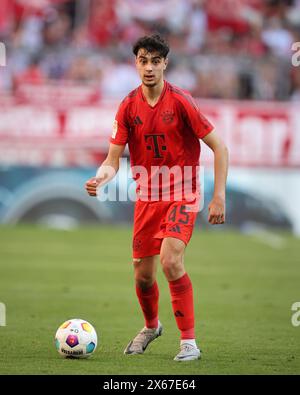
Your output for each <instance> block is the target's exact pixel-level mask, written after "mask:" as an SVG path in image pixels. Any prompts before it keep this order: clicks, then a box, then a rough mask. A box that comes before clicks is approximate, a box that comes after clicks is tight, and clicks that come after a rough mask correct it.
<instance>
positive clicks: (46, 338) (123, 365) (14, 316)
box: [0, 226, 300, 375]
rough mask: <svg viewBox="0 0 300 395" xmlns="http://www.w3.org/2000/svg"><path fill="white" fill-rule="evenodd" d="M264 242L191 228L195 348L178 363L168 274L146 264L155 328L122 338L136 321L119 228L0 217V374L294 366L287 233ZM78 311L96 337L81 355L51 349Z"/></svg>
mask: <svg viewBox="0 0 300 395" xmlns="http://www.w3.org/2000/svg"><path fill="white" fill-rule="evenodd" d="M282 237H283V239H284V245H283V246H281V248H278V249H274V248H272V247H271V246H269V245H267V244H264V243H262V242H261V241H260V240H259V239H257V238H256V237H253V236H245V235H242V234H239V233H234V232H215V231H212V232H205V233H204V232H201V231H198V230H196V231H195V232H194V235H193V238H192V240H191V242H190V244H189V246H188V248H187V251H186V258H185V263H186V268H187V271H188V273H189V275H190V277H191V279H192V281H193V286H194V295H195V296H194V297H195V310H196V333H197V338H198V342H199V345H200V346H201V349H202V352H203V353H202V359H201V360H200V361H191V362H186V363H178V362H175V361H173V357H174V356H175V354H176V353H177V352H178V346H179V334H178V331H177V328H176V325H175V319H174V317H173V314H172V310H171V304H170V296H169V290H168V284H167V281H166V280H165V278H164V277H163V274H162V270H161V268H160V267H159V270H158V283H159V286H160V319H161V321H162V323H163V325H164V334H163V336H161V337H160V338H158V339H157V340H156V341H155V342H153V343H152V344H151V345H150V346H149V348H148V349H147V350H146V352H145V354H144V355H139V356H125V355H123V350H124V347H125V346H126V345H127V343H128V341H129V340H130V339H131V338H132V337H133V335H135V334H136V333H137V331H138V330H139V329H140V328H141V327H142V326H143V318H142V314H141V312H140V310H139V307H138V302H137V299H136V296H135V289H134V283H133V276H132V274H133V271H132V266H131V229H129V228H115V227H99V228H83V229H79V230H76V231H71V232H65V231H55V230H47V229H40V228H35V227H30V226H28V227H27V226H21V227H16V228H13V227H1V228H0V302H2V303H5V305H6V310H7V311H6V320H7V325H6V326H2V327H0V354H1V355H0V374H50V375H51V374H100V375H109V374H124V375H126V374H146V375H147V374H174V375H177V374H178V375H200V374H299V373H300V326H298V327H294V326H293V325H292V323H291V317H292V314H293V312H292V311H291V306H292V304H293V303H294V302H297V301H300V261H299V255H300V254H299V253H300V247H299V244H300V243H299V240H297V239H295V238H293V237H291V236H288V235H283V236H282ZM69 318H83V319H86V320H88V321H90V322H91V323H92V324H93V325H94V326H95V328H96V330H97V333H98V337H99V344H98V348H97V350H96V352H95V354H94V355H93V356H92V357H91V358H90V359H88V360H73V359H72V360H70V359H63V358H61V357H60V356H59V354H58V353H57V351H56V349H55V346H54V334H55V331H56V329H57V327H58V326H59V325H60V324H61V323H62V322H64V321H65V320H67V319H69Z"/></svg>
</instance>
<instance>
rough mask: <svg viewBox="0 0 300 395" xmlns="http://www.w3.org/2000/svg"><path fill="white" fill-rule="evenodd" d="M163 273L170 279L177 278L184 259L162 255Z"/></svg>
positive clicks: (178, 256)
mask: <svg viewBox="0 0 300 395" xmlns="http://www.w3.org/2000/svg"><path fill="white" fill-rule="evenodd" d="M160 262H161V265H162V269H163V272H164V274H165V276H166V277H167V278H168V279H170V278H173V277H177V275H178V272H179V271H181V270H182V257H181V256H180V255H177V254H162V255H161V257H160Z"/></svg>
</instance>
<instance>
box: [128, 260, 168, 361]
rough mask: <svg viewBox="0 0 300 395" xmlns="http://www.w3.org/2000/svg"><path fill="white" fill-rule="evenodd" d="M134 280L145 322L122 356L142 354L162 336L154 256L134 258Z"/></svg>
mask: <svg viewBox="0 0 300 395" xmlns="http://www.w3.org/2000/svg"><path fill="white" fill-rule="evenodd" d="M133 267H134V278H135V288H136V295H137V297H138V300H139V303H140V306H141V309H142V312H143V315H144V320H145V326H144V328H143V329H142V330H141V331H140V332H139V333H138V334H137V335H136V336H135V338H134V339H133V340H131V341H130V342H129V344H128V345H127V347H126V349H125V351H124V354H143V353H144V351H145V350H146V348H147V346H148V345H149V343H151V342H152V341H153V340H155V339H156V338H157V337H158V336H160V335H161V334H162V325H161V323H160V322H159V320H158V300H159V290H158V286H157V282H156V271H157V261H156V256H150V257H145V258H134V259H133Z"/></svg>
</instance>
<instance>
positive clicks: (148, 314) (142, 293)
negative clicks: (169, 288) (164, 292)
mask: <svg viewBox="0 0 300 395" xmlns="http://www.w3.org/2000/svg"><path fill="white" fill-rule="evenodd" d="M135 289H136V294H137V297H138V299H139V302H140V305H141V308H142V310H143V314H144V318H145V326H146V327H147V328H157V327H158V299H159V290H158V286H157V282H156V281H155V283H154V284H153V285H152V286H151V287H150V288H147V289H144V290H143V289H142V288H140V287H138V286H137V285H136V287H135Z"/></svg>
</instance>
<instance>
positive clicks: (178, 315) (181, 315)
mask: <svg viewBox="0 0 300 395" xmlns="http://www.w3.org/2000/svg"><path fill="white" fill-rule="evenodd" d="M174 314H175V317H184V314H183V313H182V312H181V311H180V310H177V311H176V312H175V313H174Z"/></svg>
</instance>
